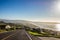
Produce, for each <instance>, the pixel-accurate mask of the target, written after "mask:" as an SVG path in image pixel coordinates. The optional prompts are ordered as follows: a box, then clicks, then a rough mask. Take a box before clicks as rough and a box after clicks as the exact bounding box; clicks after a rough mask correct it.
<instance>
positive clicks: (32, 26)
mask: <svg viewBox="0 0 60 40" xmlns="http://www.w3.org/2000/svg"><path fill="white" fill-rule="evenodd" d="M0 21H3V22H5V23H14V24H23V25H25V26H28V27H31V28H34V27H37V26H36V25H34V24H32V22H31V21H26V20H6V19H0Z"/></svg>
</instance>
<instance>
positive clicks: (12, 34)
mask: <svg viewBox="0 0 60 40" xmlns="http://www.w3.org/2000/svg"><path fill="white" fill-rule="evenodd" d="M18 32H19V31H18ZM18 32H16V33H18ZM16 33H14V34H11V35H9V36H7V37H5V38H3V39H1V40H5V39H7V38H9V37H11V36H13V35H15V34H16Z"/></svg>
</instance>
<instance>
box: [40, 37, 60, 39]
mask: <svg viewBox="0 0 60 40" xmlns="http://www.w3.org/2000/svg"><path fill="white" fill-rule="evenodd" d="M39 38H40V39H41V40H60V39H59V38H54V37H39Z"/></svg>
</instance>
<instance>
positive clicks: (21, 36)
mask: <svg viewBox="0 0 60 40" xmlns="http://www.w3.org/2000/svg"><path fill="white" fill-rule="evenodd" d="M0 40H40V39H39V38H37V37H34V36H31V35H29V34H28V33H27V32H26V31H25V30H23V29H21V30H15V31H10V32H5V33H0Z"/></svg>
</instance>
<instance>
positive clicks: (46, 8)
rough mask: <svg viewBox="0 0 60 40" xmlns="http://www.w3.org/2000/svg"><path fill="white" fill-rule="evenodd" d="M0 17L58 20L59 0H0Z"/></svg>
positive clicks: (59, 13)
mask: <svg viewBox="0 0 60 40" xmlns="http://www.w3.org/2000/svg"><path fill="white" fill-rule="evenodd" d="M0 19H11V20H12V19H14V20H32V21H60V0H0Z"/></svg>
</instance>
